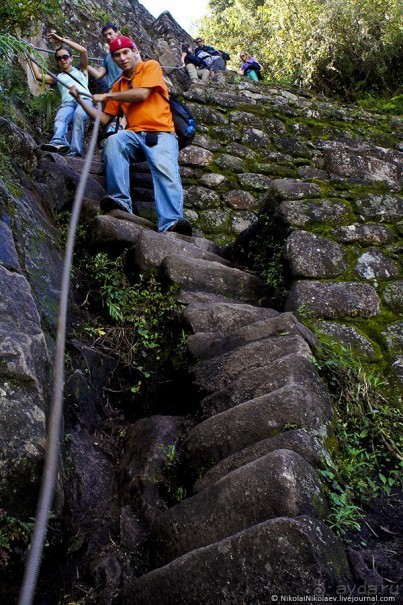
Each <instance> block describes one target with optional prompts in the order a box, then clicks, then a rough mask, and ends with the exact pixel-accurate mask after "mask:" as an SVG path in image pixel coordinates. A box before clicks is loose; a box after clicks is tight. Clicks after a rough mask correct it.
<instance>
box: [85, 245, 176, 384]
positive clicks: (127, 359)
mask: <svg viewBox="0 0 403 605" xmlns="http://www.w3.org/2000/svg"><path fill="white" fill-rule="evenodd" d="M84 259H85V260H84V262H83V260H82V261H81V263H80V271H85V274H86V275H87V279H88V278H89V279H90V280H91V284H90V289H89V291H88V292H87V295H86V297H85V302H84V306H85V307H86V309H87V310H88V311H90V313H91V316H90V319H89V320H88V322H87V323H86V324H85V325H84V326H83V327H82V334H84V335H85V336H86V337H87V338H90V339H91V342H92V345H93V346H95V347H97V348H99V349H101V350H102V351H103V352H105V353H107V354H109V355H112V356H114V357H116V358H117V359H118V362H119V365H120V367H121V368H122V369H123V370H124V371H125V372H126V376H125V379H124V380H123V381H122V375H123V373H124V372H123V373H122V372H121V373H120V388H122V389H123V390H126V391H128V392H129V393H131V394H133V395H137V394H138V393H140V392H142V393H143V391H144V388H154V387H155V385H156V383H158V381H160V380H163V371H162V367H163V365H164V364H165V363H166V362H167V361H168V360H169V363H171V364H174V361H175V356H176V355H177V354H178V355H180V351H179V348H180V340H181V334H179V333H178V330H177V328H176V323H175V313H176V310H177V306H178V305H177V302H176V300H175V296H174V295H175V287H173V286H170V287H165V286H164V285H163V283H162V282H161V281H160V279H159V277H158V275H157V273H156V272H153V271H149V272H144V273H142V274H140V275H130V277H129V275H128V270H127V267H126V266H125V255H121V256H118V257H117V258H116V257H113V256H111V255H109V254H107V253H105V252H99V253H97V254H95V256H91V255H88V254H87V255H84ZM128 381H129V382H128ZM130 381H131V382H130Z"/></svg>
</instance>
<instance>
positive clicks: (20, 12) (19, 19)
mask: <svg viewBox="0 0 403 605" xmlns="http://www.w3.org/2000/svg"><path fill="white" fill-rule="evenodd" d="M60 3H61V0H6V1H5V2H4V3H2V4H1V5H0V23H1V24H2V30H3V33H7V34H19V33H23V35H27V30H29V29H30V28H31V26H32V25H33V24H34V23H36V22H37V21H38V20H41V19H42V18H43V17H45V16H47V17H49V15H52V14H53V13H54V12H56V11H57V10H58V9H59V8H60Z"/></svg>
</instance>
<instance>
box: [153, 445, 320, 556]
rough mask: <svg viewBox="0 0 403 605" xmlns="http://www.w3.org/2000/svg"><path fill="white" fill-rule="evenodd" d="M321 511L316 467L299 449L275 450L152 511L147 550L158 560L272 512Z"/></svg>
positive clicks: (313, 513)
mask: <svg viewBox="0 0 403 605" xmlns="http://www.w3.org/2000/svg"><path fill="white" fill-rule="evenodd" d="M327 513H328V506H327V502H326V498H325V496H324V492H323V488H322V485H321V481H320V479H319V476H318V474H317V472H316V471H314V470H313V468H312V467H311V466H310V465H309V464H308V463H307V462H306V460H304V458H302V457H301V456H300V455H299V454H296V453H295V452H292V451H290V450H276V451H274V452H271V453H269V454H267V455H266V456H262V457H261V458H259V459H257V460H254V461H253V462H250V463H249V464H246V465H244V466H242V467H240V468H238V469H236V470H234V471H232V472H231V473H229V474H228V475H227V476H226V477H223V478H222V479H220V481H218V482H217V483H215V484H213V485H211V486H210V487H208V488H207V489H205V490H204V491H202V492H200V493H199V494H196V495H195V496H192V497H190V498H187V499H186V500H184V501H182V502H180V503H179V504H177V505H176V506H173V507H172V508H170V509H168V510H167V511H166V512H165V513H162V514H161V515H160V516H159V517H157V518H156V520H155V521H154V523H153V525H152V527H151V533H150V547H151V552H152V553H153V554H154V557H155V565H156V566H160V565H164V564H166V563H168V562H169V561H172V560H173V559H176V558H177V557H179V556H181V555H183V554H185V553H186V552H189V551H191V550H195V549H197V548H200V547H202V546H207V545H209V544H213V543H214V542H217V541H219V540H222V539H224V538H226V537H228V536H231V535H233V534H235V533H237V532H239V531H242V530H243V529H247V528H248V527H252V526H254V525H257V524H258V523H262V522H263V521H267V520H268V519H271V518H274V517H279V516H281V517H284V516H285V517H295V516H298V515H304V514H306V515H310V516H313V517H317V518H324V517H325V516H326V515H327Z"/></svg>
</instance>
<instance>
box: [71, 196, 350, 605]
mask: <svg viewBox="0 0 403 605" xmlns="http://www.w3.org/2000/svg"><path fill="white" fill-rule="evenodd" d="M83 213H84V217H86V220H91V234H92V235H91V237H92V244H93V245H95V246H100V247H105V246H108V245H113V246H116V245H118V246H121V247H122V248H128V252H127V258H128V261H129V263H130V264H133V265H135V266H136V267H137V268H138V269H139V270H140V271H144V270H146V269H149V268H159V269H160V270H161V271H162V272H163V273H164V275H165V279H167V280H169V281H170V282H171V283H173V284H177V286H178V294H177V299H178V302H180V303H181V305H182V307H183V310H182V312H181V321H182V322H183V324H186V325H187V326H188V327H189V328H190V329H191V331H192V332H193V334H192V335H191V336H190V337H189V339H188V350H189V353H190V354H191V356H192V358H193V359H194V365H193V366H192V367H191V368H190V372H191V374H192V379H193V384H194V386H195V388H196V389H197V392H198V394H199V397H198V399H199V403H198V411H197V413H196V418H195V419H194V423H193V426H192V428H191V429H190V430H189V429H187V430H186V431H185V437H184V430H183V425H182V424H181V420H182V419H181V418H180V417H173V416H160V415H158V416H151V417H149V418H145V419H142V420H139V421H138V422H136V423H135V424H134V425H133V426H132V427H131V429H130V430H129V432H128V437H127V440H126V445H125V450H124V453H123V456H122V459H121V462H120V468H119V475H120V476H119V483H120V493H121V498H122V505H123V506H124V507H126V512H127V510H128V509H130V510H129V516H130V515H131V516H132V517H133V516H135V518H136V519H137V518H139V519H140V520H142V519H143V520H145V521H146V523H147V525H148V527H149V531H148V535H147V544H148V551H149V553H150V563H149V571H148V572H147V573H145V574H143V575H141V576H140V577H135V574H133V573H128V574H127V578H126V579H125V580H124V587H123V596H122V602H123V603H125V604H127V605H130V604H132V603H133V604H137V605H138V604H142V603H144V604H145V603H147V604H150V603H153V605H154V604H159V603H161V604H162V603H163V604H164V605H167V604H172V605H178V604H183V605H185V604H186V605H189V604H193V603H194V604H196V603H197V604H201V603H205V604H211V603H214V604H220V603H234V604H235V603H236V604H237V605H238V604H239V605H241V604H247V603H253V604H254V605H258V604H263V603H268V602H270V599H271V596H272V595H277V594H293V595H295V594H301V595H308V594H309V595H313V594H315V595H319V596H321V595H325V594H334V593H335V591H336V589H337V586H338V585H340V584H341V585H346V584H347V583H348V582H349V580H350V575H349V569H348V564H347V561H346V558H345V554H344V551H343V548H342V546H341V544H340V543H339V542H338V540H337V538H336V537H335V535H334V534H333V533H332V531H331V530H330V529H329V528H328V527H327V526H326V524H325V522H324V519H325V518H326V516H327V514H328V512H329V511H328V504H327V499H326V494H325V491H324V488H323V485H322V483H321V480H320V476H319V473H318V468H320V467H321V466H322V465H323V463H324V460H325V458H326V457H327V456H328V453H327V452H326V448H325V446H324V443H325V441H326V438H327V437H328V436H329V434H330V432H331V423H332V408H331V405H330V402H329V400H328V397H327V393H326V391H325V389H324V386H323V384H322V383H321V380H320V378H319V376H318V374H317V372H316V370H315V368H314V365H313V363H312V353H311V347H312V346H314V344H315V339H314V336H313V335H312V334H311V333H310V332H309V330H307V329H306V328H305V327H304V326H303V325H302V324H301V323H299V322H298V321H297V319H296V318H295V316H294V315H292V314H291V313H278V312H277V311H275V310H273V309H271V308H268V307H265V306H263V305H265V304H267V301H268V298H267V291H266V287H265V284H264V283H263V282H262V281H261V280H260V279H258V278H257V277H256V276H254V275H252V274H250V273H247V272H245V271H241V270H240V269H238V268H236V267H235V266H233V265H232V264H231V263H230V262H229V261H227V260H225V259H224V258H223V257H222V255H221V251H220V248H219V247H218V246H217V245H216V244H214V243H213V242H211V241H208V240H206V239H204V238H202V237H186V236H180V235H178V234H173V233H170V234H159V233H157V232H156V231H155V230H154V229H155V228H154V227H153V225H152V223H150V222H148V221H147V220H145V219H143V218H139V217H136V216H130V215H128V214H127V213H124V212H120V211H113V212H111V213H109V214H107V215H98V214H97V203H96V202H95V201H94V200H86V201H85V203H84V209H83ZM192 403H194V402H192ZM193 407H194V406H193ZM162 444H166V445H167V446H168V445H171V444H175V446H177V447H178V450H180V451H181V452H182V454H181V467H182V470H183V472H184V473H185V474H187V476H188V477H190V478H191V482H192V485H193V487H192V489H191V493H190V494H189V495H188V497H186V498H185V499H183V500H182V501H180V502H179V503H178V504H175V505H174V506H171V507H170V508H168V509H166V506H164V505H162V504H161V502H160V500H161V494H160V492H159V485H158V483H159V481H160V480H161V475H163V474H164V464H163V462H162V457H163V454H162V453H161V445H162ZM122 539H123V538H122Z"/></svg>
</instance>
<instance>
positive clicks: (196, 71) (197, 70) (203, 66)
mask: <svg viewBox="0 0 403 605" xmlns="http://www.w3.org/2000/svg"><path fill="white" fill-rule="evenodd" d="M192 50H193V49H192V47H191V46H190V44H182V63H183V65H185V68H186V71H187V73H188V74H189V77H190V80H191V83H192V84H199V78H200V80H201V82H200V84H202V85H206V84H207V82H208V80H209V77H210V68H209V64H208V62H207V61H205V60H204V59H202V58H200V57H196V55H195V54H194V53H193V52H192Z"/></svg>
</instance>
